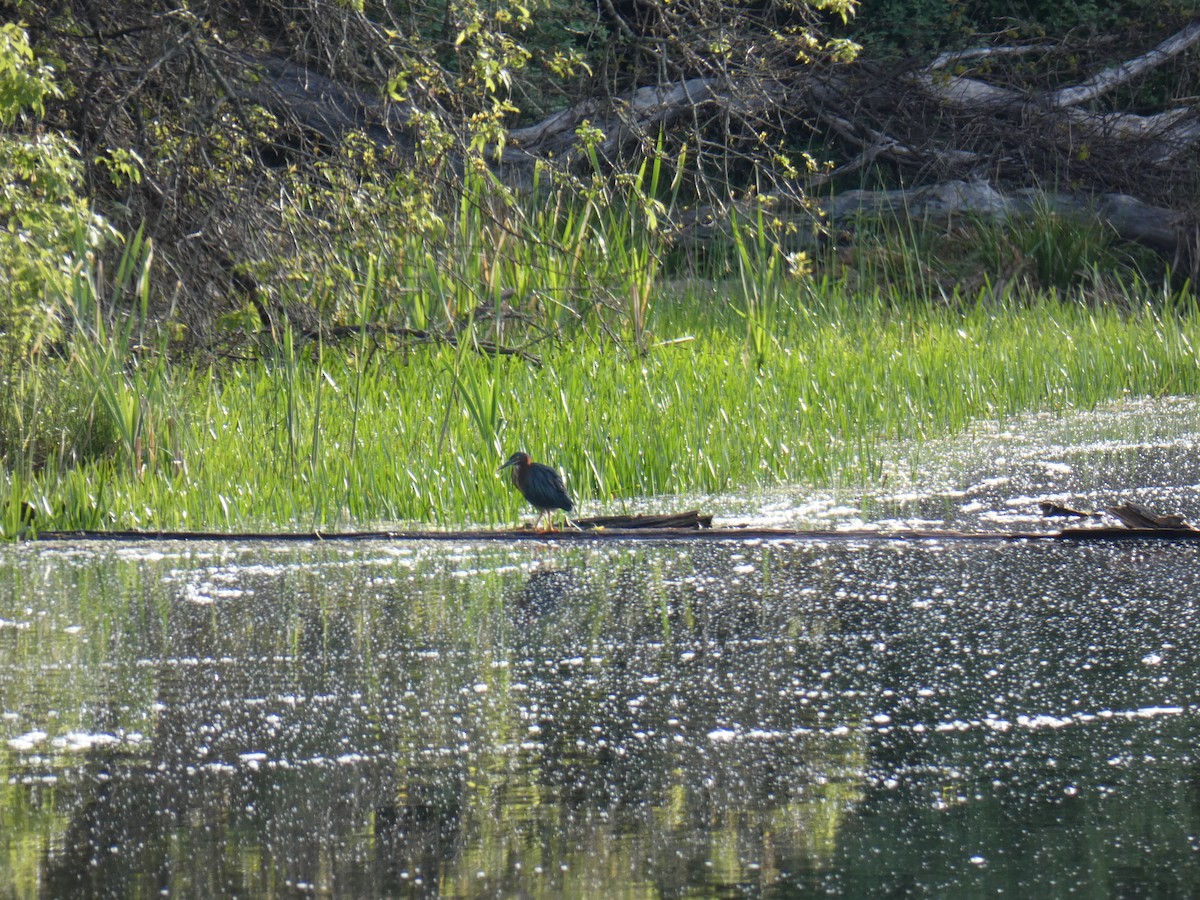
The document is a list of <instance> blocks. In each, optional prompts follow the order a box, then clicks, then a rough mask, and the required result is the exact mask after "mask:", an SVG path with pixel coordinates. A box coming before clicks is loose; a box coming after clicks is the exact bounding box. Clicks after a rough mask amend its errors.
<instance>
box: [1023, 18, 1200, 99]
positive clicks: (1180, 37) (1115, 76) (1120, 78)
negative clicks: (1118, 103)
mask: <svg viewBox="0 0 1200 900" xmlns="http://www.w3.org/2000/svg"><path fill="white" fill-rule="evenodd" d="M1197 42H1200V19H1197V20H1196V21H1195V22H1192V23H1191V24H1190V25H1188V26H1187V27H1186V28H1183V29H1182V30H1180V31H1177V32H1175V34H1173V35H1171V36H1170V37H1169V38H1167V39H1166V40H1165V41H1163V42H1162V43H1161V44H1159V45H1158V46H1157V47H1155V48H1154V49H1153V50H1150V51H1149V52H1147V53H1143V54H1142V55H1141V56H1138V57H1135V58H1134V59H1130V60H1126V61H1125V62H1123V63H1120V64H1119V65H1116V66H1112V67H1111V68H1108V69H1105V70H1104V71H1103V72H1098V73H1096V74H1095V75H1093V76H1092V77H1091V78H1089V79H1088V80H1087V81H1085V82H1084V83H1083V84H1078V85H1075V86H1074V87H1067V88H1062V89H1060V90H1057V91H1055V92H1054V93H1052V94H1049V95H1047V96H1046V97H1045V98H1044V100H1043V102H1045V103H1046V104H1047V105H1049V106H1057V107H1068V106H1078V105H1079V104H1080V103H1086V102H1087V101H1089V100H1094V99H1095V98H1096V97H1099V96H1100V95H1102V94H1106V93H1108V92H1109V91H1111V90H1113V89H1114V88H1116V87H1119V86H1120V85H1122V84H1124V83H1125V82H1127V81H1129V80H1130V79H1132V78H1136V77H1137V76H1138V75H1141V74H1142V73H1143V72H1148V71H1149V70H1150V69H1153V68H1155V67H1156V66H1160V65H1162V64H1163V63H1164V62H1166V61H1167V60H1169V59H1170V58H1171V57H1173V56H1177V55H1179V54H1180V53H1182V52H1183V51H1184V50H1186V49H1188V48H1189V47H1191V46H1192V45H1193V44H1195V43H1197Z"/></svg>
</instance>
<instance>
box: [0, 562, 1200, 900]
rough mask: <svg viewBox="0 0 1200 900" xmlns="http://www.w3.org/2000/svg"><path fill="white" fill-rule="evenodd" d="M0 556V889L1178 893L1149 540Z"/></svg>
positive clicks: (1185, 586) (1175, 617)
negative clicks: (1077, 543) (0, 775)
mask: <svg viewBox="0 0 1200 900" xmlns="http://www.w3.org/2000/svg"><path fill="white" fill-rule="evenodd" d="M535 552H536V554H537V556H536V558H533V557H531V555H530V551H529V550H527V549H524V548H517V549H507V548H502V547H498V546H494V545H486V546H485V545H478V546H462V547H457V548H454V547H447V546H445V545H443V546H437V547H425V546H400V547H396V546H388V545H385V544H377V545H361V544H360V545H352V546H351V545H346V546H338V545H313V546H308V547H286V548H277V547H271V546H263V545H257V546H255V545H238V546H231V547H218V546H215V545H206V546H204V547H201V548H196V547H188V546H183V545H159V546H157V547H155V548H152V552H148V551H147V550H146V549H145V548H140V547H135V546H119V545H118V546H113V545H107V544H95V545H87V546H81V547H77V548H73V549H70V550H65V549H64V548H61V547H58V548H56V547H54V546H50V547H44V546H43V547H28V546H27V547H9V548H5V549H4V550H3V555H2V556H0V584H2V585H3V588H0V715H2V718H0V769H2V771H3V775H4V778H3V781H2V785H0V791H3V794H2V795H0V822H2V823H3V827H2V828H0V893H2V894H3V895H5V896H9V895H11V896H39V895H40V896H54V897H60V896H72V895H81V894H86V895H94V894H95V895H102V896H122V897H124V896H148V895H157V894H159V893H160V892H168V893H171V894H175V895H185V896H197V895H203V896H216V895H230V894H242V895H246V894H249V895H257V894H261V895H269V896H273V895H289V896H290V895H293V894H298V893H299V894H303V893H322V894H334V895H338V896H396V895H414V896H420V895H426V894H433V893H436V894H439V895H445V896H464V897H466V896H470V897H474V896H560V895H567V896H588V895H598V894H605V895H609V894H617V895H627V896H663V895H667V896H679V895H683V894H693V895H705V896H713V895H726V894H740V893H747V892H748V893H765V894H768V895H770V896H778V897H782V896H794V895H806V894H813V893H820V894H824V893H833V894H840V895H843V896H849V897H863V896H881V895H892V894H904V893H909V892H912V893H931V894H940V895H952V896H958V895H964V894H976V893H994V892H997V891H1000V890H1005V891H1008V892H1011V893H1016V894H1018V895H1029V894H1030V893H1037V894H1040V895H1045V894H1050V895H1057V894H1065V893H1068V892H1072V891H1079V892H1087V893H1104V894H1116V895H1123V894H1127V893H1155V894H1164V895H1176V896H1186V895H1191V894H1193V893H1195V892H1196V891H1197V890H1198V889H1200V871H1198V866H1200V859H1198V855H1197V851H1198V850H1200V839H1198V838H1197V835H1200V789H1198V785H1200V781H1198V779H1197V771H1198V770H1197V764H1196V755H1195V747H1196V745H1197V741H1196V738H1197V735H1196V724H1197V722H1198V721H1200V719H1198V716H1197V705H1196V704H1197V700H1196V697H1195V692H1196V684H1197V669H1198V663H1200V633H1198V632H1200V627H1198V625H1197V621H1196V614H1197V609H1196V607H1197V603H1200V584H1198V582H1200V565H1198V563H1200V559H1198V558H1197V550H1196V549H1195V548H1194V547H1189V546H1183V545H1167V544H1163V545H1159V544H1153V543H1120V544H1109V545H1096V546H1061V545H1057V544H1054V543H1049V542H1046V543H1024V544H1022V543H1017V544H1005V545H997V544H969V543H967V544H953V545H937V544H890V545H889V544H870V543H861V544H850V543H845V544H842V543H827V544H821V543H805V542H778V543H763V544H749V545H747V544H743V543H735V542H731V543H719V544H707V545H689V546H683V547H681V546H678V545H672V544H668V543H663V544H647V543H642V544H638V545H636V546H628V545H620V544H601V543H596V544H592V545H572V546H570V547H565V546H564V547H554V546H551V547H549V548H540V549H538V550H537V551H535Z"/></svg>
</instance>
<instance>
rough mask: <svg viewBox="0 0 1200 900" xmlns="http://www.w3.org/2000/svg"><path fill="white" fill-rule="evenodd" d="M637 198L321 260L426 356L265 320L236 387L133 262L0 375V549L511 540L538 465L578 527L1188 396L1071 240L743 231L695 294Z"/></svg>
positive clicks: (1153, 314) (1101, 260)
mask: <svg viewBox="0 0 1200 900" xmlns="http://www.w3.org/2000/svg"><path fill="white" fill-rule="evenodd" d="M660 178H661V173H660V171H659V169H658V167H657V166H650V167H649V168H644V169H643V170H642V171H641V172H640V173H638V174H637V175H636V177H632V178H630V179H627V180H625V181H622V182H619V183H618V188H619V190H618V188H614V187H612V186H611V185H604V184H601V183H600V182H597V181H593V182H592V183H591V184H585V185H583V186H582V187H581V188H578V189H573V192H570V193H568V192H567V191H566V190H565V189H554V190H551V191H550V192H549V193H548V194H545V195H543V196H542V200H541V201H540V202H535V203H532V204H529V205H528V206H523V205H521V204H520V203H519V202H517V201H515V200H513V199H512V198H511V197H509V196H507V195H505V194H504V193H503V192H502V191H501V190H500V189H498V188H495V189H492V188H489V187H488V186H487V185H486V184H484V183H483V182H482V181H481V180H477V181H474V182H472V185H473V186H474V187H473V191H474V192H473V193H472V192H471V191H468V192H467V193H464V195H463V197H462V200H461V203H460V204H459V206H458V209H457V212H456V213H455V215H454V216H453V217H451V218H450V219H449V224H448V225H447V228H446V230H445V232H444V233H443V234H442V235H441V236H440V237H438V238H436V239H435V238H434V237H431V235H430V234H429V233H427V232H420V233H417V232H409V231H405V230H404V229H402V228H379V229H376V231H375V233H374V236H373V238H372V239H373V240H375V241H376V242H377V243H375V244H363V245H362V246H356V247H342V248H340V249H339V248H335V249H336V252H337V254H338V256H337V258H338V259H340V260H342V263H339V264H338V267H337V268H338V271H340V272H342V273H343V274H344V275H345V279H346V280H345V281H344V282H340V283H335V282H333V281H330V282H322V284H323V286H322V287H321V291H323V292H326V293H325V294H323V296H324V297H325V299H326V300H327V301H328V302H327V303H325V305H324V306H323V307H322V308H323V309H325V310H326V312H327V314H328V315H329V316H330V319H331V320H332V321H333V322H334V323H339V322H340V323H343V324H359V325H365V326H371V325H374V324H378V323H387V324H389V325H392V326H397V325H399V326H405V327H409V328H420V329H431V330H433V331H435V332H440V333H442V334H443V335H450V334H452V335H453V336H454V341H453V342H443V343H437V344H418V345H415V346H414V345H411V344H404V343H403V342H398V341H396V340H387V341H382V342H381V341H379V340H378V339H377V338H376V337H368V336H367V332H366V331H365V330H364V331H360V332H359V333H358V334H357V336H352V337H351V338H350V339H348V340H343V341H342V342H340V343H336V344H322V343H319V342H317V343H314V342H311V341H310V342H305V341H304V340H302V339H301V338H300V337H299V336H298V335H297V334H295V333H293V332H292V331H291V330H289V328H288V327H287V326H286V322H285V320H283V319H281V320H280V321H279V322H276V323H274V324H275V327H274V329H273V331H272V332H271V333H270V334H260V335H258V336H257V337H256V338H254V339H253V340H250V341H248V342H247V343H246V344H245V345H244V346H245V347H246V348H247V353H249V351H254V353H255V355H256V357H257V358H254V359H248V360H243V361H232V360H223V361H219V362H213V361H209V362H205V363H201V362H199V361H198V359H199V358H198V357H196V356H192V357H184V358H183V359H180V358H178V357H177V356H176V357H172V356H171V354H169V353H168V352H167V350H166V338H165V336H164V333H162V332H159V331H156V330H155V329H154V328H152V327H150V325H149V318H148V312H147V311H148V310H149V309H150V308H151V307H152V306H153V303H152V299H153V298H151V297H150V296H149V290H150V288H149V285H150V283H151V280H152V279H151V278H150V277H149V276H148V273H149V271H150V267H151V266H152V265H153V257H154V253H153V247H152V246H151V245H150V243H149V242H148V241H144V240H143V239H142V238H141V236H140V235H136V236H134V237H133V238H132V239H131V240H130V241H129V242H128V244H127V246H126V248H125V254H124V255H123V257H122V258H121V260H120V261H119V263H118V265H116V266H114V267H112V271H113V272H114V273H115V275H114V276H113V277H112V278H111V279H110V280H108V281H105V279H104V278H103V277H102V271H103V270H101V269H97V270H96V271H91V270H87V269H81V270H80V272H79V275H78V277H77V278H76V279H75V285H74V288H73V293H72V296H70V297H68V298H65V299H64V300H63V301H62V303H61V305H62V307H63V308H64V309H65V310H67V311H68V312H69V314H70V321H69V322H68V323H67V326H68V327H66V328H65V329H64V332H65V334H66V335H67V337H66V338H65V339H64V340H62V341H61V342H59V343H58V345H57V347H56V350H57V352H55V353H52V354H51V353H43V354H42V355H41V356H40V357H38V358H36V359H35V360H33V361H32V362H31V361H27V360H15V358H14V357H11V356H10V357H9V358H8V360H9V365H8V369H7V371H6V372H3V373H0V458H2V460H3V463H4V465H3V468H2V470H0V533H2V534H3V535H6V536H12V535H15V534H18V533H21V532H23V531H28V530H29V527H30V524H31V523H32V525H33V527H34V528H35V529H43V530H45V529H68V528H92V529H94V528H112V529H126V528H142V529H169V530H176V529H193V530H201V529H246V528H264V529H267V528H318V527H319V528H330V529H332V528H353V527H369V526H372V525H378V524H382V523H406V524H413V525H420V526H459V525H468V524H479V525H492V524H499V523H511V522H514V521H517V520H518V519H519V518H520V517H522V516H524V515H526V514H527V511H526V510H525V509H524V508H523V506H522V501H521V498H520V497H519V496H518V495H517V494H516V493H515V491H513V489H512V488H511V486H510V485H509V484H508V482H507V480H505V479H503V478H500V477H498V476H497V475H496V471H495V470H496V467H497V466H498V465H499V464H500V462H501V461H502V460H503V459H504V458H505V457H507V456H508V454H510V453H511V452H513V451H514V450H517V449H523V450H527V451H528V452H530V453H531V454H533V456H534V458H535V459H539V460H542V461H546V462H550V463H552V464H554V465H556V466H557V467H559V468H560V469H561V470H562V471H563V472H564V473H565V474H566V476H567V478H568V486H569V488H570V490H571V493H572V494H573V495H574V496H575V498H576V499H577V500H578V501H580V505H581V509H582V512H583V513H584V514H588V513H598V512H602V511H613V510H619V509H621V507H622V505H623V504H624V503H625V501H627V500H629V499H632V498H638V497H645V496H652V495H660V494H675V493H692V492H722V491H728V492H736V491H740V490H750V489H754V488H756V487H759V486H763V485H771V484H776V483H783V482H786V483H807V484H812V485H828V484H832V483H839V484H869V483H871V482H873V481H875V480H877V479H880V478H882V477H884V476H885V474H886V473H885V472H884V470H883V466H884V464H885V459H884V458H883V456H882V453H883V452H884V451H883V448H884V447H885V446H886V445H888V444H890V443H891V442H893V441H895V440H898V439H912V440H923V439H928V438H932V437H936V436H940V435H945V434H948V433H953V432H955V431H957V430H960V429H963V428H965V427H967V426H968V425H969V424H970V423H971V422H972V421H974V420H978V419H993V420H994V419H997V418H1003V417H1005V416H1010V415H1014V414H1016V413H1019V412H1022V411H1025V410H1030V409H1045V408H1059V409H1066V408H1071V407H1085V408H1086V407H1089V406H1092V405H1094V404H1097V403H1099V402H1102V401H1105V400H1109V399H1112V398H1116V397H1120V396H1125V395H1147V394H1149V395H1159V394H1188V393H1196V392H1197V391H1200V364H1198V362H1200V359H1198V357H1197V353H1196V350H1195V346H1196V342H1197V339H1198V338H1200V334H1198V331H1200V315H1198V314H1197V311H1196V305H1195V301H1194V298H1193V297H1192V295H1191V294H1190V293H1188V292H1187V291H1184V292H1176V293H1171V292H1169V291H1166V290H1163V289H1158V290H1154V289H1152V288H1151V287H1150V286H1149V285H1148V284H1147V283H1146V281H1145V280H1143V279H1141V278H1140V276H1138V275H1137V274H1136V272H1135V271H1133V270H1129V269H1126V270H1124V271H1125V274H1124V275H1120V274H1116V273H1119V272H1120V271H1122V270H1120V269H1119V268H1116V267H1115V263H1114V259H1115V257H1114V255H1113V252H1112V248H1111V242H1108V241H1104V240H1099V239H1096V237H1095V235H1094V234H1092V232H1090V231H1088V230H1087V229H1084V228H1077V229H1072V228H1071V227H1070V226H1068V225H1066V224H1064V223H1062V222H1059V221H1057V220H1054V219H1052V217H1042V220H1041V221H1040V223H1039V221H1038V220H1036V219H1035V220H1031V221H1030V222H1028V223H1025V224H1022V225H1021V226H1020V227H1018V228H1015V229H1013V230H1011V231H1010V232H1001V231H998V230H996V228H995V226H989V225H986V224H981V223H967V225H966V226H965V227H962V228H959V229H957V230H951V231H948V232H947V231H941V232H939V231H936V230H929V229H917V228H907V229H906V228H901V229H898V230H897V229H892V230H890V231H888V230H886V229H885V230H884V232H883V237H882V239H880V240H875V241H871V242H865V241H864V242H862V243H861V244H860V245H858V246H856V248H855V249H854V253H853V255H851V256H850V257H849V258H848V259H847V257H846V254H845V253H844V252H843V251H842V250H838V249H833V250H830V251H829V254H828V256H827V257H824V258H819V259H817V260H808V259H806V258H804V257H803V256H802V255H800V254H795V253H793V254H790V255H789V254H786V253H785V252H784V250H783V249H781V245H782V244H783V243H785V242H786V234H787V226H786V224H785V223H784V224H782V226H781V223H776V222H774V221H773V220H769V217H768V215H767V214H766V213H765V212H764V213H761V214H759V215H757V216H754V217H748V218H742V219H739V220H736V221H734V222H733V226H732V230H731V231H730V234H729V241H728V245H727V247H726V250H727V253H725V255H723V256H721V255H715V256H711V257H710V258H709V259H708V261H707V262H704V263H703V264H702V265H703V266H707V268H705V269H704V271H707V272H708V273H709V274H710V276H711V277H708V278H697V277H695V272H696V271H699V269H698V268H692V269H691V270H690V272H691V273H692V274H691V277H690V278H689V277H686V276H688V274H689V269H687V268H686V267H684V268H682V269H678V268H677V269H672V265H673V264H672V263H671V262H669V260H670V259H671V253H670V239H669V235H668V234H667V233H666V232H665V231H664V229H663V222H664V221H665V220H666V218H665V217H667V216H668V213H670V212H671V210H673V208H674V204H675V196H674V192H675V190H676V188H677V185H674V184H672V185H669V186H668V185H665V184H661V183H660ZM621 191H623V193H621ZM660 196H661V197H662V198H663V199H661V200H659V199H656V198H657V197H660ZM781 235H782V236H783V237H782V238H781ZM947 247H949V248H950V252H949V253H945V252H943V251H945V249H946V248H947ZM674 265H678V263H675V264H674ZM956 266H957V267H958V268H957V271H956ZM1101 266H1103V267H1105V270H1106V271H1107V272H1108V274H1105V275H1101V274H1099V273H1100V271H1101ZM346 273H349V274H346ZM989 273H991V274H989ZM993 275H995V278H993V277H992V276H993ZM285 299H286V298H285ZM306 299H307V300H312V299H313V298H312V297H307V296H306V295H303V294H301V293H297V294H296V295H295V296H294V297H292V298H291V300H292V302H304V301H305V300H306ZM120 309H125V310H129V311H130V312H128V313H127V314H125V315H124V316H122V315H117V314H116V313H115V311H116V310H120ZM234 320H235V321H242V322H243V326H242V327H245V324H246V323H251V324H252V323H253V317H252V316H251V317H249V318H247V317H246V316H241V317H234ZM494 346H502V347H509V348H516V349H520V350H524V351H528V352H532V353H536V355H537V357H538V358H539V360H540V365H538V364H536V363H535V362H534V361H531V360H529V359H527V358H526V357H522V356H506V355H500V354H495V353H491V352H488V348H490V347H494ZM664 505H668V504H667V503H666V502H665V501H664Z"/></svg>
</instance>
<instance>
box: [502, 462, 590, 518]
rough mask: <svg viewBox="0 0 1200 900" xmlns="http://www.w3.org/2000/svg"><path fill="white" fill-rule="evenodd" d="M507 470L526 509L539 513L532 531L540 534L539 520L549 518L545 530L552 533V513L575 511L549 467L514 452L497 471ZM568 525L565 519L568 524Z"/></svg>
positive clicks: (560, 481) (557, 478) (563, 488)
mask: <svg viewBox="0 0 1200 900" xmlns="http://www.w3.org/2000/svg"><path fill="white" fill-rule="evenodd" d="M508 468H511V469H512V483H513V484H515V485H516V486H517V490H519V491H520V492H521V493H522V494H524V495H525V499H526V500H528V501H529V503H530V505H532V506H533V507H534V508H536V509H537V510H538V512H539V513H540V515H539V516H538V520H537V524H536V525H535V526H534V528H535V529H536V530H538V531H541V530H542V528H541V524H542V519H543V518H545V517H546V516H550V529H549V530H551V531H552V530H553V529H554V510H556V509H561V510H563V511H564V512H568V513H569V512H570V511H571V510H573V509H574V508H575V504H574V503H572V502H571V498H570V497H568V496H567V489H566V487H565V486H564V485H563V481H562V479H561V478H560V477H559V475H558V473H557V472H555V471H554V470H553V469H552V468H550V467H549V466H544V465H542V464H541V463H535V462H534V461H533V460H532V459H531V458H530V456H529V454H528V453H525V452H524V451H521V450H518V451H517V452H516V453H514V454H513V455H512V456H510V457H509V458H508V462H506V463H505V464H504V465H502V466H501V467H500V468H499V469H498V470H497V471H498V472H503V471H504V470H505V469H508ZM570 521H571V520H570V519H567V522H568V523H569V522H570Z"/></svg>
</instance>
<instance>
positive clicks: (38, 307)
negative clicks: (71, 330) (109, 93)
mask: <svg viewBox="0 0 1200 900" xmlns="http://www.w3.org/2000/svg"><path fill="white" fill-rule="evenodd" d="M55 95H57V88H56V87H55V85H54V82H53V79H52V73H51V72H50V70H49V69H48V68H47V67H45V66H43V65H40V64H38V63H37V62H36V61H35V59H34V56H33V52H32V50H31V49H30V47H29V43H28V39H27V37H26V35H25V33H24V32H23V31H22V30H21V29H19V28H18V27H17V26H15V25H11V24H10V25H4V26H0V122H3V123H4V124H5V125H7V126H13V125H15V124H16V123H17V122H18V121H20V119H21V117H22V116H23V115H25V114H33V115H34V116H37V115H41V114H42V113H43V112H44V105H45V100H46V98H47V97H49V96H55ZM0 172H3V173H4V176H3V178H0V260H3V265H2V266H0V330H2V332H3V337H2V338H0V344H2V347H0V350H2V352H3V355H4V357H5V358H6V359H8V360H10V361H14V360H15V359H17V358H19V357H23V356H25V355H26V354H28V353H30V352H36V351H38V350H40V349H42V348H43V347H44V346H46V345H47V344H48V343H50V342H52V341H55V340H57V339H58V338H59V337H60V335H61V333H62V332H61V325H62V320H61V317H62V309H63V302H64V300H65V298H66V297H67V296H68V295H69V293H70V290H71V285H72V282H73V280H74V279H75V277H76V275H77V273H78V271H79V270H80V267H81V266H83V265H85V264H86V263H87V260H88V259H89V257H91V256H93V255H94V254H95V253H96V251H97V250H98V249H99V248H100V247H101V246H102V245H103V244H104V242H105V241H106V240H107V239H108V238H109V237H111V236H112V231H111V229H110V228H109V227H108V224H107V223H106V222H105V221H104V219H103V218H101V217H100V216H97V215H95V214H94V213H92V212H91V210H90V208H89V204H88V201H87V199H86V198H85V197H84V196H83V195H82V194H81V192H80V179H81V175H82V167H81V164H80V161H79V159H78V156H77V152H76V148H75V147H74V146H73V145H72V144H71V143H70V142H69V141H67V140H66V139H65V138H63V137H62V136H61V135H59V134H57V133H54V132H50V131H43V130H41V129H40V128H32V129H30V130H28V131H27V132H25V133H21V132H19V131H11V130H10V131H6V132H5V133H4V134H0Z"/></svg>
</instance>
